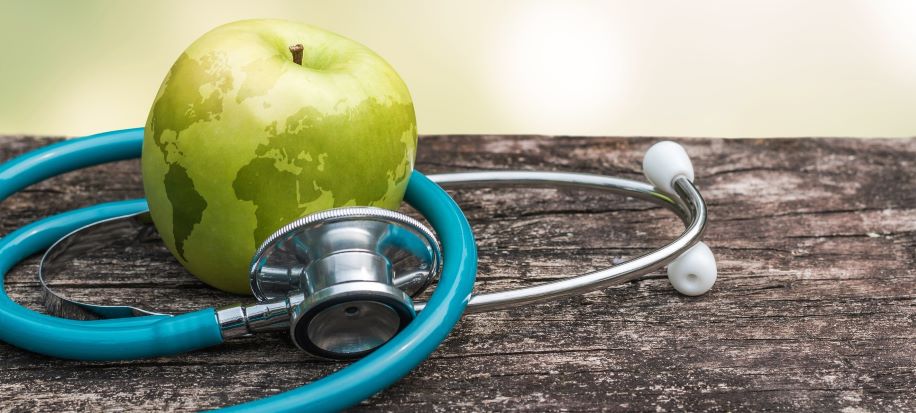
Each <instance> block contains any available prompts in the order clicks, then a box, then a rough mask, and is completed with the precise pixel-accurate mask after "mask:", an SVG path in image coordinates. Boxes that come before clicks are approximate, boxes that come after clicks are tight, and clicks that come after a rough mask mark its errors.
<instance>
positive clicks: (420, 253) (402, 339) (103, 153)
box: [0, 129, 716, 411]
mask: <svg viewBox="0 0 916 413" xmlns="http://www.w3.org/2000/svg"><path fill="white" fill-rule="evenodd" d="M142 140H143V130H142V129H128V130H122V131H114V132H108V133H103V134H99V135H93V136H89V137H84V138H77V139H71V140H66V141H62V142H59V143H56V144H52V145H49V146H47V147H44V148H41V149H37V150H35V151H32V152H29V153H27V154H24V155H21V156H19V157H17V158H15V159H13V160H11V161H8V162H6V163H5V164H3V165H0V200H3V199H5V198H6V197H8V196H10V195H12V194H13V193H15V192H17V191H19V190H21V189H23V188H25V187H26V186H29V185H31V184H33V183H36V182H39V181H42V180H44V179H47V178H49V177H52V176H55V175H59V174H61V173H65V172H68V171H72V170H76V169H79V168H84V167H88V166H92V165H97V164H102V163H106V162H112V161H117V160H122V159H129V158H135V157H138V156H139V155H140V148H141V146H142ZM643 169H644V171H645V173H646V177H647V178H648V179H649V181H650V182H652V183H653V184H654V185H653V184H646V183H642V182H636V181H632V180H626V179H620V178H613V177H607V176H601V175H592V174H580V173H561V172H531V171H487V172H467V173H451V174H441V175H431V176H428V177H427V176H425V175H423V174H421V173H420V172H416V171H415V172H413V174H412V176H411V178H410V182H409V185H408V188H407V192H406V194H405V201H406V202H407V203H408V204H410V205H411V206H413V207H414V208H415V209H416V210H417V211H418V212H419V213H420V214H422V215H423V216H424V217H425V219H426V220H427V221H428V222H429V223H430V225H431V227H432V229H430V228H428V227H426V226H425V225H424V224H423V223H421V222H419V221H418V220H416V219H413V218H411V217H409V216H406V215H404V214H400V213H398V212H394V211H389V210H383V209H378V208H372V207H347V208H338V209H332V210H327V211H323V212H319V213H316V214H312V215H308V216H305V217H303V218H300V219H298V220H296V221H294V222H291V223H289V224H288V225H286V226H284V227H283V228H280V229H279V230H278V231H276V232H275V233H274V234H273V235H271V236H270V237H268V239H267V240H266V241H264V243H263V244H262V245H261V246H260V247H259V248H258V249H257V251H256V253H255V255H254V258H253V259H252V264H251V267H250V273H249V276H250V281H251V289H252V293H253V294H254V295H255V297H256V298H257V302H256V303H254V304H252V305H234V306H228V307H224V308H220V309H214V308H207V309H203V310H198V311H194V312H190V313H185V314H179V315H166V314H161V313H157V312H154V311H149V310H145V309H141V308H137V307H133V306H104V305H97V304H89V303H83V302H79V301H76V300H72V299H69V298H67V297H64V296H63V295H61V294H58V293H56V292H54V291H53V290H52V289H51V288H50V286H49V284H48V281H49V280H51V279H53V278H54V277H55V276H56V275H57V274H59V272H60V271H61V269H62V268H64V267H65V265H66V263H67V262H68V261H69V259H71V258H73V257H76V256H79V255H81V254H84V253H86V252H87V251H90V250H93V249H96V248H100V247H106V246H112V245H130V244H131V243H136V242H144V240H146V239H148V238H149V236H150V228H151V227H150V223H149V219H148V216H147V214H146V212H147V205H146V201H145V200H142V199H139V200H131V201H121V202H111V203H105V204H99V205H95V206H92V207H88V208H82V209H77V210H72V211H68V212H64V213H61V214H58V215H54V216H51V217H48V218H44V219H42V220H39V221H37V222H34V223H32V224H29V225H26V226H24V227H22V228H20V229H18V230H16V231H14V232H12V233H10V234H8V235H6V236H5V237H3V238H0V277H2V276H3V274H5V273H6V272H7V271H9V269H10V268H12V267H13V266H14V265H16V264H17V263H18V262H19V261H21V260H22V259H24V258H26V257H28V256H30V255H32V254H35V253H38V252H41V251H42V250H47V251H46V252H45V255H44V256H43V258H42V262H41V265H40V270H39V275H40V280H41V284H42V286H43V288H44V295H45V302H46V304H47V307H48V311H49V313H51V314H54V315H59V316H61V317H57V316H53V315H45V314H41V313H38V312H35V311H32V310H29V309H27V308H25V307H23V306H21V305H19V304H17V303H15V302H14V301H12V300H11V299H10V298H9V297H8V296H7V295H6V294H5V292H4V293H3V294H0V339H2V340H3V341H5V342H7V343H9V344H12V345H15V346H17V347H20V348H23V349H26V350H29V351H33V352H37V353H41V354H45V355H49V356H54V357H60V358H68V359H81V360H112V359H133V358H144V357H155V356H163V355H170V354H176V353H181V352H186V351H191V350H196V349H200V348H205V347H210V346H213V345H216V344H220V343H222V342H223V341H225V340H228V339H232V338H235V337H241V336H248V335H251V334H254V333H258V332H262V331H278V330H288V331H289V332H290V335H291V337H292V340H293V342H294V343H295V344H296V345H297V346H298V347H300V348H301V349H303V350H305V351H306V352H308V353H309V354H312V355H315V356H318V357H324V358H330V359H353V358H359V360H357V361H355V362H353V363H352V364H350V365H348V366H346V367H344V368H343V369H341V370H339V371H337V372H335V373H333V374H331V375H329V376H326V377H324V378H322V379H319V380H317V381H314V382H312V383H310V384H308V385H306V386H303V387H300V388H298V389H294V390H290V391H287V392H284V393H281V394H278V395H275V396H271V397H268V398H264V399H260V400H256V401H252V402H248V403H245V404H241V405H237V406H233V407H231V408H230V409H236V410H246V409H257V410H270V411H286V410H312V409H316V410H322V411H324V410H339V409H342V408H345V407H348V406H351V405H354V404H357V403H359V402H360V401H362V400H364V399H366V398H368V397H370V396H371V395H373V394H375V393H377V392H378V391H380V390H382V389H384V388H386V387H388V386H390V385H391V384H393V383H394V382H395V381H397V380H398V379H400V378H401V377H403V376H404V375H406V374H407V373H408V372H409V371H410V370H411V369H412V368H413V367H415V366H416V365H417V364H419V363H420V362H421V361H422V360H424V359H425V358H426V357H427V356H428V355H429V354H430V353H431V352H432V351H433V350H434V349H435V348H436V347H437V346H438V345H439V343H441V341H442V340H444V339H445V337H446V336H447V335H448V333H449V331H450V330H451V329H452V327H453V326H454V325H455V323H456V322H457V321H458V319H459V318H460V317H461V314H462V313H463V312H464V311H465V310H467V311H469V312H480V311H490V310H496V309H503V308H508V307H515V306H520V305H524V304H529V303H536V302H541V301H545V300H551V299H557V298H561V297H567V296H570V295H576V294H581V293H584V292H588V291H591V290H595V289H599V288H603V287H607V286H610V285H614V284H619V283H624V282H627V281H629V280H633V279H635V278H638V277H640V276H642V275H644V274H647V273H650V272H652V271H655V270H657V269H659V268H661V267H663V266H665V265H667V266H668V270H667V272H668V279H669V280H670V282H671V284H672V285H673V286H674V287H675V289H676V290H678V291H679V292H681V293H683V294H686V295H700V294H703V293H705V292H706V291H708V290H709V289H710V288H711V287H712V285H713V283H714V282H715V280H716V264H715V259H714V257H713V255H712V252H711V251H710V250H709V248H708V247H707V246H706V245H705V244H703V243H702V242H700V241H699V240H700V237H701V236H702V234H703V231H704V228H705V226H706V219H707V215H706V204H705V203H704V201H703V198H702V197H701V195H700V192H699V190H698V189H697V188H696V187H695V186H694V184H693V183H692V181H693V177H694V176H693V167H692V165H691V162H690V159H689V157H688V156H687V153H686V151H685V150H684V149H683V148H682V147H681V146H680V145H678V144H676V143H673V142H659V143H657V144H655V145H654V146H652V147H651V148H650V149H649V150H648V151H647V152H646V154H645V158H644V162H643ZM440 185H441V186H451V185H537V186H545V185H546V186H570V187H579V188H593V189H601V190H606V191H609V192H612V193H616V194H620V195H624V196H629V197H633V198H639V199H643V200H647V201H650V202H652V203H655V204H658V205H660V206H663V207H665V208H667V209H669V210H671V211H673V212H674V213H675V214H676V215H677V216H678V217H680V218H681V220H682V221H683V222H684V224H685V230H684V232H683V233H682V234H681V235H680V236H678V237H677V238H676V239H674V240H673V241H671V242H670V243H668V244H667V245H664V246H662V247H661V248H659V249H657V250H655V251H652V252H650V253H648V254H645V255H642V256H639V257H636V258H633V259H631V260H628V261H626V262H623V263H620V264H617V265H615V266H613V267H610V268H607V269H603V270H599V271H595V272H590V273H586V274H582V275H578V276H575V277H571V278H566V279H563V280H560V281H556V282H551V283H545V284H540V285H536V286H533V287H526V288H519V289H513V290H507V291H501V292H495V293H486V294H477V295H472V289H473V285H474V279H475V273H476V267H477V253H476V247H475V243H474V238H473V235H472V232H471V228H470V225H469V224H468V221H467V219H466V218H465V216H464V214H463V213H462V211H461V209H460V208H459V207H458V205H457V204H456V203H455V202H454V201H453V200H452V199H451V197H449V195H448V194H447V193H446V192H445V191H444V190H443V189H442V187H441V186H440ZM49 247H50V248H49ZM436 280H438V282H437V286H436V288H435V289H434V290H433V292H432V294H431V295H430V297H429V299H428V301H426V302H425V303H423V302H419V301H415V298H416V297H417V296H418V295H419V294H420V293H422V292H423V291H424V290H425V289H426V287H427V286H429V285H431V284H432V283H433V282H435V281H436ZM0 282H2V278H0ZM62 317H65V318H62Z"/></svg>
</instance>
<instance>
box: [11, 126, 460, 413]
mask: <svg viewBox="0 0 916 413" xmlns="http://www.w3.org/2000/svg"><path fill="white" fill-rule="evenodd" d="M142 137H143V130H142V129H128V130H123V131H115V132H109V133H104V134H100V135H95V136H90V137H85V138H78V139H73V140H69V141H64V142H60V143H57V144H54V145H50V146H48V147H45V148H42V149H38V150H36V151H33V152H30V153H28V154H26V155H23V156H20V157H19V158H16V159H14V160H12V161H10V162H7V163H5V164H3V165H0V200H2V199H4V198H6V197H8V196H9V195H11V194H13V193H15V192H16V191H18V190H20V189H22V188H24V187H26V186H28V185H31V184H33V183H36V182H38V181H41V180H43V179H46V178H49V177H52V176H54V175H57V174H60V173H64V172H68V171H71V170H74V169H78V168H82V167H87V166H92V165H96V164H99V163H105V162H111V161H116V160H121V159H128V158H133V157H136V156H138V155H139V153H140V147H141V144H142ZM405 199H406V200H407V201H408V202H409V203H410V204H411V205H412V206H413V207H414V208H416V209H417V210H418V211H420V212H421V213H422V214H424V215H425V216H426V218H427V220H428V221H429V222H430V223H431V224H432V226H433V227H434V228H435V229H436V231H437V232H438V233H439V237H440V239H441V240H442V246H443V255H444V262H443V271H442V275H441V276H440V279H439V283H438V287H437V288H436V290H435V291H434V292H433V294H432V296H431V297H430V301H429V303H428V304H427V306H426V310H425V311H423V312H422V313H420V314H419V315H418V316H417V318H416V319H415V320H414V321H413V322H411V323H410V324H409V325H408V326H407V327H406V328H405V329H404V330H402V331H401V332H400V333H399V334H398V335H396V336H395V337H394V338H393V339H391V340H390V341H388V342H387V343H386V344H384V345H382V346H381V347H379V348H378V349H377V350H375V351H374V352H373V353H372V354H370V355H368V356H366V357H365V358H363V359H361V360H359V361H357V362H355V363H353V364H351V365H349V366H347V367H345V368H343V369H341V370H339V371H337V372H336V373H333V374H331V375H329V376H326V377H324V378H322V379H319V380H317V381H315V382H313V383H311V384H309V385H306V386H303V387H301V388H298V389H295V390H291V391H288V392H285V393H281V394H278V395H275V396H271V397H268V398H265V399H261V400H256V401H253V402H249V403H246V404H242V405H239V406H235V407H233V410H237V411H244V410H248V409H257V410H268V411H299V410H310V411H335V410H340V409H343V408H346V407H348V406H352V405H354V404H357V403H359V402H360V401H362V400H364V399H366V398H368V397H370V396H371V395H373V394H375V393H376V392H378V391H380V390H382V389H384V388H386V387H388V386H390V385H391V384H393V383H394V382H395V381H397V380H398V379H400V378H401V377H403V376H404V375H406V374H407V373H408V372H409V371H410V370H411V369H413V367H415V366H416V365H417V364H419V363H420V362H422V361H423V360H424V359H425V358H426V357H427V356H428V355H429V354H430V353H431V352H432V351H433V350H435V348H436V347H437V346H438V345H439V343H440V342H441V341H442V340H444V339H445V337H446V336H447V335H448V333H449V331H450V330H451V328H452V327H453V326H454V324H455V323H456V322H457V321H458V319H459V318H460V317H461V314H462V312H463V311H464V308H465V306H466V305H467V302H468V300H469V298H470V295H471V291H472V289H473V285H474V278H475V273H476V264H477V252H476V247H475V245H474V238H473V235H472V233H471V229H470V225H469V224H468V222H467V220H466V218H465V217H464V214H463V213H462V212H461V210H460V208H459V207H458V205H457V204H455V202H454V201H453V200H452V199H451V198H450V197H449V196H448V194H447V193H445V191H443V190H442V189H441V188H440V187H438V186H437V185H436V184H434V183H433V182H432V181H430V180H429V179H427V178H426V177H425V176H423V175H422V174H420V173H419V172H414V174H413V175H412V176H411V180H410V184H409V185H408V188H407V193H406V195H405ZM145 209H146V202H145V201H144V200H133V201H122V202H113V203H107V204H100V205H97V206H93V207H89V208H83V209H79V210H74V211H69V212H65V213H62V214H58V215H55V216H52V217H49V218H45V219H42V220H40V221H37V222H35V223H33V224H30V225H27V226H25V227H23V228H20V229H19V230H17V231H14V232H12V233H10V234H8V235H7V236H5V237H3V238H2V239H0V281H2V275H3V274H5V273H6V272H7V271H8V270H9V269H10V268H12V267H13V266H14V265H16V264H17V263H18V262H19V261H20V260H22V259H24V258H26V257H28V256H29V255H31V254H34V253H37V252H39V251H41V250H42V249H43V248H47V247H48V246H49V245H51V244H52V243H53V242H54V241H56V240H57V239H58V238H60V237H62V236H64V235H66V234H67V233H69V232H72V231H73V230H76V229H77V228H80V227H82V226H85V225H87V224H90V223H92V222H97V221H99V220H103V219H106V218H112V217H115V216H121V215H127V214H131V213H137V212H141V211H143V210H145ZM0 339H2V340H3V341H5V342H7V343H10V344H13V345H15V346H17V347H21V348H24V349H27V350H30V351H34V352H39V353H42V354H46V355H51V356H55V357H62V358H76V359H90V360H103V359H127V358H142V357H153V356H160V355H168V354H174V353H179V352H184V351H190V350H194V349H198V348H203V347H208V346H212V345H216V344H219V343H221V342H222V337H221V335H220V331H219V326H218V323H217V321H216V317H215V314H214V309H212V308H209V309H204V310H200V311H196V312H192V313H188V314H183V315H179V316H174V317H170V316H143V317H132V318H127V319H110V320H92V321H78V320H67V319H61V318H57V317H52V316H48V315H44V314H40V313H37V312H35V311H32V310H29V309H27V308H25V307H22V306H20V305H19V304H17V303H15V302H14V301H12V300H11V299H10V298H9V297H8V296H7V295H6V294H5V292H4V293H0Z"/></svg>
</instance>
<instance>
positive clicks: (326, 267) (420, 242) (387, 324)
mask: <svg viewBox="0 0 916 413" xmlns="http://www.w3.org/2000/svg"><path fill="white" fill-rule="evenodd" d="M441 261H442V260H441V252H440V248H439V244H438V243H437V241H436V237H435V235H434V234H433V233H432V231H430V230H429V229H428V228H427V227H426V226H424V225H423V224H422V223H420V222H419V221H417V220H414V219H412V218H410V217H408V216H406V215H403V214H400V213H397V212H393V211H389V210H385V209H380V208H372V207H353V208H338V209H332V210H328V211H325V212H319V213H316V214H312V215H309V216H306V217H304V218H302V219H299V220H296V221H294V222H292V223H290V224H289V225H286V226H284V227H283V228H281V229H280V230H278V231H277V232H275V233H274V234H273V235H271V236H270V237H268V239H267V240H266V241H265V242H264V243H263V244H262V245H261V247H260V248H258V250H257V252H256V253H255V256H254V259H253V260H252V264H251V269H250V273H249V274H250V281H251V291H252V292H253V293H254V295H255V297H257V299H258V301H259V302H262V303H270V302H277V301H278V300H280V301H286V303H285V304H286V305H288V307H287V308H288V310H289V328H290V335H291V337H292V339H293V341H294V342H295V344H296V345H297V346H299V347H300V348H301V349H303V350H305V351H307V352H309V353H311V354H313V355H315V356H319V357H325V358H332V359H342V358H355V357H360V356H362V355H365V354H367V353H369V352H371V351H372V350H374V349H375V348H376V347H378V346H380V345H382V344H384V343H386V342H387V341H388V340H390V339H391V338H392V337H394V335H395V334H397V333H398V332H399V331H401V329H403V328H404V327H405V326H406V325H407V324H408V323H410V321H411V320H413V318H414V317H415V315H416V312H415V311H414V304H413V300H412V297H414V296H416V295H418V294H420V293H421V292H423V290H424V289H425V288H426V287H427V286H428V285H430V283H432V281H433V280H434V279H435V278H436V277H437V276H438V274H439V270H440V264H441Z"/></svg>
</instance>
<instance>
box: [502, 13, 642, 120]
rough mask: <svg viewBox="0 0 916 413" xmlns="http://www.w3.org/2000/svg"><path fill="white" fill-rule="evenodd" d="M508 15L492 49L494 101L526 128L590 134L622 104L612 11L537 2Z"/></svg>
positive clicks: (621, 72) (621, 67) (621, 70)
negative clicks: (502, 30) (589, 126)
mask: <svg viewBox="0 0 916 413" xmlns="http://www.w3.org/2000/svg"><path fill="white" fill-rule="evenodd" d="M529 5H530V7H527V8H525V9H524V10H522V11H520V12H519V13H518V14H514V15H511V16H506V17H507V21H506V22H505V26H504V27H505V29H504V32H503V33H502V35H501V36H499V37H498V38H497V42H498V43H496V44H494V45H492V46H493V49H491V51H492V53H493V54H494V55H493V56H492V57H491V58H490V59H488V60H489V61H490V62H493V65H494V70H493V73H494V76H493V77H492V78H491V80H492V81H493V82H494V83H495V84H494V85H493V87H492V88H491V89H490V90H491V91H492V92H491V93H492V94H491V95H490V96H489V97H488V98H489V99H493V100H495V101H498V102H501V104H500V105H499V108H500V110H501V111H502V113H503V116H510V117H512V118H513V119H512V123H514V124H517V125H520V126H522V127H523V129H524V130H538V131H540V132H541V133H561V134H574V133H588V132H589V128H588V127H587V125H591V127H592V128H591V130H592V131H593V130H594V126H595V125H607V124H608V123H609V122H608V121H609V118H613V117H614V116H615V114H614V113H612V112H613V111H614V108H616V107H619V106H620V104H622V102H623V101H624V97H625V96H624V95H625V90H624V85H625V80H626V76H625V71H624V68H625V63H626V62H624V61H623V60H622V58H621V57H622V56H624V55H625V53H622V52H621V50H620V45H619V44H617V43H616V39H617V38H618V36H617V35H616V33H615V32H614V24H613V19H612V17H613V16H611V13H610V12H609V11H608V12H606V13H604V12H602V11H601V10H596V9H598V7H595V6H596V4H591V7H585V6H583V5H582V4H579V3H573V2H550V3H543V2H542V3H538V4H531V3H529Z"/></svg>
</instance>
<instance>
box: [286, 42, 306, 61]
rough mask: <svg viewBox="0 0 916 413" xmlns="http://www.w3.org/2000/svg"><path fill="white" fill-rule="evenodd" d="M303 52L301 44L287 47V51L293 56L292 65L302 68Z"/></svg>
mask: <svg viewBox="0 0 916 413" xmlns="http://www.w3.org/2000/svg"><path fill="white" fill-rule="evenodd" d="M303 50H305V48H304V47H302V45H301V44H296V45H292V46H290V47H289V51H290V52H292V54H293V63H295V64H297V65H299V66H302V51H303Z"/></svg>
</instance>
